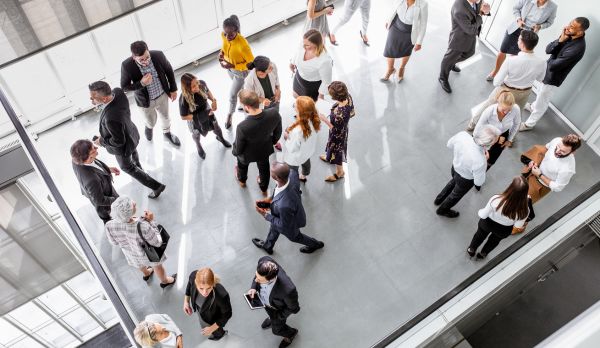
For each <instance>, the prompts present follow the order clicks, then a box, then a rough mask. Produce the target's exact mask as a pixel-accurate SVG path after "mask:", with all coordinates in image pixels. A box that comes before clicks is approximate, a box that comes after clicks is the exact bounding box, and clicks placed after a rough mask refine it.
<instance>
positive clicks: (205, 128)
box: [179, 80, 219, 136]
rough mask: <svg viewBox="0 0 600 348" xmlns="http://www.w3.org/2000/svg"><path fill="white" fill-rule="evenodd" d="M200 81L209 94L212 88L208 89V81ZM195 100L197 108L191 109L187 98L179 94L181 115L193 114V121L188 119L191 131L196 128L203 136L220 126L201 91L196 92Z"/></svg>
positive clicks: (202, 87)
mask: <svg viewBox="0 0 600 348" xmlns="http://www.w3.org/2000/svg"><path fill="white" fill-rule="evenodd" d="M198 82H200V89H201V90H202V91H203V92H204V93H205V94H206V95H208V93H209V92H210V90H209V89H208V86H207V85H206V82H204V81H202V80H199V81H198ZM194 102H195V103H196V109H194V111H190V105H189V103H188V102H187V100H185V98H184V97H183V94H181V95H180V96H179V115H181V116H182V117H183V116H187V115H189V114H192V121H188V126H189V127H190V131H191V132H193V131H194V129H195V130H198V131H199V132H200V134H202V135H203V136H206V134H207V133H208V132H209V131H212V130H215V128H216V127H219V125H218V124H216V122H217V119H216V118H215V117H214V115H213V113H212V110H211V109H210V106H209V105H208V99H207V98H204V97H202V95H200V93H194Z"/></svg>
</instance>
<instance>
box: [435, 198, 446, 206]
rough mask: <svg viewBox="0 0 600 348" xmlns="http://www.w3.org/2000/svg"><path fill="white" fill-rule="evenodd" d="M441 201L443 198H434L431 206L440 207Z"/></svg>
mask: <svg viewBox="0 0 600 348" xmlns="http://www.w3.org/2000/svg"><path fill="white" fill-rule="evenodd" d="M443 201H444V199H443V198H436V199H435V200H434V201H433V204H435V205H440V204H442V202H443Z"/></svg>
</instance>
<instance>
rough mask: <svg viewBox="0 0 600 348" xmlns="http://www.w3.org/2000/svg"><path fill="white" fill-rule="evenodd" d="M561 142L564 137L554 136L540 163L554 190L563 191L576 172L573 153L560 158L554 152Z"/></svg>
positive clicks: (547, 145)
mask: <svg viewBox="0 0 600 348" xmlns="http://www.w3.org/2000/svg"><path fill="white" fill-rule="evenodd" d="M560 142H562V138H554V139H552V141H551V142H549V143H548V144H546V148H547V149H548V152H546V155H545V156H544V159H543V160H542V163H541V164H540V170H541V171H542V174H543V175H544V176H545V177H547V178H548V179H550V180H551V181H550V185H549V186H548V187H550V189H551V190H552V191H553V192H559V191H562V190H563V189H564V188H565V186H567V184H568V183H569V181H571V177H572V176H573V175H574V174H575V156H574V155H573V154H570V155H568V156H567V157H563V158H558V157H556V155H555V154H554V151H556V146H557V145H558V144H559V143H560Z"/></svg>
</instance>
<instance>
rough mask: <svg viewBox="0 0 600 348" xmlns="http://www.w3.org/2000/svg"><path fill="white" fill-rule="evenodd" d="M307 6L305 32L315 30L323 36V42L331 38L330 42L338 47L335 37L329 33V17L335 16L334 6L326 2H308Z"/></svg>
mask: <svg viewBox="0 0 600 348" xmlns="http://www.w3.org/2000/svg"><path fill="white" fill-rule="evenodd" d="M306 6H307V9H306V22H305V23H304V32H306V31H308V30H309V29H315V30H317V31H318V32H319V33H320V34H321V35H322V36H323V40H325V37H329V42H331V44H332V45H334V46H337V42H336V41H335V35H333V33H331V32H330V31H329V23H328V22H327V16H331V15H332V14H333V5H327V2H326V0H307V1H306Z"/></svg>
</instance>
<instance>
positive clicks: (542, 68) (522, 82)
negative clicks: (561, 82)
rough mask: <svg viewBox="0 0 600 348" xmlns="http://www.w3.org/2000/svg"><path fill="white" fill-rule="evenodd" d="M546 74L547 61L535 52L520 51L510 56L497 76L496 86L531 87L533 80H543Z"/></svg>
mask: <svg viewBox="0 0 600 348" xmlns="http://www.w3.org/2000/svg"><path fill="white" fill-rule="evenodd" d="M545 75H546V61H545V60H543V59H542V58H540V57H537V56H536V55H535V54H533V53H527V52H519V54H518V55H516V56H508V57H507V58H506V61H505V62H504V64H502V67H500V70H499V71H498V74H496V77H494V86H500V85H501V84H503V83H504V84H505V85H506V86H508V87H514V88H520V89H523V88H531V86H533V81H535V80H538V81H542V80H543V79H544V76H545Z"/></svg>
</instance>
